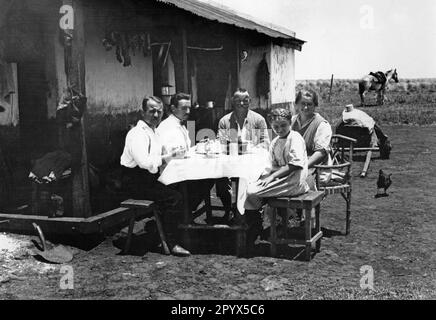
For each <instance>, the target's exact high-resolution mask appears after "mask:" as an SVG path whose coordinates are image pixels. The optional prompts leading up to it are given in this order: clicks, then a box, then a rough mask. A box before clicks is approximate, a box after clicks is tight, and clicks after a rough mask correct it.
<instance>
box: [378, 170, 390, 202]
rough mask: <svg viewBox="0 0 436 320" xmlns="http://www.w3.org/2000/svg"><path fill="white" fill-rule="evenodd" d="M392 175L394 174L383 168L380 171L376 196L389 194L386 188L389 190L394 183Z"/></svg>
mask: <svg viewBox="0 0 436 320" xmlns="http://www.w3.org/2000/svg"><path fill="white" fill-rule="evenodd" d="M391 176H392V174H386V173H384V172H383V170H380V171H379V174H378V180H377V194H376V196H375V197H376V198H380V197H388V196H389V195H388V194H387V193H386V190H388V189H389V187H390V186H391V184H392V180H391ZM382 189H383V190H382ZM381 192H383V193H381Z"/></svg>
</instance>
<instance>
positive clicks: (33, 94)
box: [18, 61, 53, 159]
mask: <svg viewBox="0 0 436 320" xmlns="http://www.w3.org/2000/svg"><path fill="white" fill-rule="evenodd" d="M47 92H48V86H47V80H46V76H45V70H44V62H43V61H30V62H29V61H26V62H20V63H18V93H19V110H20V137H21V146H22V150H23V152H25V154H26V155H27V158H28V159H35V158H37V157H39V156H40V155H42V154H44V153H45V152H47V151H50V149H51V148H52V146H53V131H52V130H51V129H52V128H51V126H50V123H49V120H48V111H47Z"/></svg>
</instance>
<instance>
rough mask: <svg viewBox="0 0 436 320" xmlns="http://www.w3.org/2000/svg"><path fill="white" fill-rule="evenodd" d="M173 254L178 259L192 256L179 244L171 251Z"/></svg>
mask: <svg viewBox="0 0 436 320" xmlns="http://www.w3.org/2000/svg"><path fill="white" fill-rule="evenodd" d="M171 253H172V254H173V255H175V256H178V257H189V256H190V255H191V253H190V252H189V251H188V250H186V249H184V248H182V247H181V246H179V245H177V244H176V245H175V246H174V247H173V248H172V249H171Z"/></svg>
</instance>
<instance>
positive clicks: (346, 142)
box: [315, 134, 357, 235]
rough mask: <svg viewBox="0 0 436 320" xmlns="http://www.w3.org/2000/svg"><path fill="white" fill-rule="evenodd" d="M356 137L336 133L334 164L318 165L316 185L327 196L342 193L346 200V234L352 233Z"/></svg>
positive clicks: (332, 142) (333, 142)
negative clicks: (352, 183) (353, 169)
mask: <svg viewBox="0 0 436 320" xmlns="http://www.w3.org/2000/svg"><path fill="white" fill-rule="evenodd" d="M356 142H357V141H356V139H353V138H349V137H346V136H343V135H338V134H335V135H333V136H332V140H331V150H330V156H331V159H332V164H329V165H316V166H315V168H316V187H317V189H318V190H319V191H324V193H325V196H329V195H332V194H340V195H342V197H343V198H344V200H345V202H346V227H345V235H348V234H349V233H350V224H351V191H352V188H351V178H352V176H351V166H352V163H353V148H354V144H355V143H356Z"/></svg>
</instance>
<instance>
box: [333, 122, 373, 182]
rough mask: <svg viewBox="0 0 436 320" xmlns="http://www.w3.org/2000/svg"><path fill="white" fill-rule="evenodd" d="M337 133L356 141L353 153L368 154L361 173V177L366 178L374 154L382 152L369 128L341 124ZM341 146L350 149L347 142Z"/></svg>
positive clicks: (341, 143) (343, 142) (341, 142)
mask: <svg viewBox="0 0 436 320" xmlns="http://www.w3.org/2000/svg"><path fill="white" fill-rule="evenodd" d="M336 133H337V134H339V135H341V136H345V137H348V138H352V139H354V140H355V141H354V148H353V152H366V158H365V163H364V165H363V168H362V172H361V173H360V177H361V178H365V177H366V174H367V172H368V169H369V165H370V163H371V159H372V153H373V152H380V148H379V147H378V146H377V142H376V139H374V138H373V136H372V135H371V134H370V132H369V130H368V128H361V127H356V126H350V125H346V124H344V123H341V124H340V125H339V126H338V127H337V128H336ZM339 144H340V145H341V146H342V147H343V148H344V150H348V148H349V147H348V146H347V145H346V144H348V141H347V140H343V141H340V142H339Z"/></svg>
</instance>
